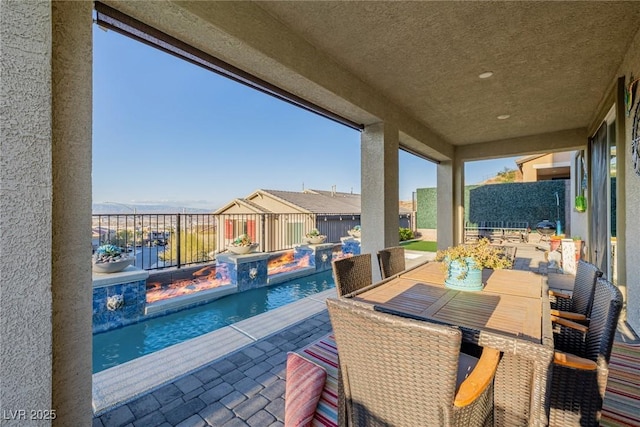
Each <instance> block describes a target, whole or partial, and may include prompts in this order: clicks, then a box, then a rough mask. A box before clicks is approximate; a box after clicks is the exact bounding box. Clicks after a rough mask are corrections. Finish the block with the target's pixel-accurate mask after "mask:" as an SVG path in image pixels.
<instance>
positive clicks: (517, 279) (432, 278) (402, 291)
mask: <svg viewBox="0 0 640 427" xmlns="http://www.w3.org/2000/svg"><path fill="white" fill-rule="evenodd" d="M484 276H486V286H485V288H484V290H482V291H478V292H465V291H456V290H452V289H448V288H445V287H444V274H443V271H442V270H441V266H440V265H439V263H428V264H425V265H422V266H419V267H417V268H415V269H412V270H410V271H408V272H406V273H404V274H400V276H399V277H397V278H395V279H392V280H389V281H387V282H385V283H382V284H380V285H379V286H376V287H373V288H371V289H369V290H367V291H365V292H363V293H361V294H358V295H356V296H355V297H354V298H355V299H356V300H359V301H363V302H367V303H371V304H375V305H376V306H377V307H379V308H382V309H384V310H387V311H391V312H396V313H399V314H407V315H410V316H412V317H416V318H425V319H432V320H436V321H440V322H444V323H448V324H452V325H458V326H463V327H467V328H470V329H474V330H478V331H491V332H497V333H499V334H503V335H508V336H512V337H517V338H522V339H526V340H528V341H533V342H535V343H541V341H542V332H541V331H542V320H541V319H542V298H541V291H542V287H543V286H542V277H541V276H538V275H535V274H533V273H530V272H525V271H516V270H495V271H493V272H491V271H488V272H486V275H483V277H484Z"/></svg>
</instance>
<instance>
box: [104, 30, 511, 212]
mask: <svg viewBox="0 0 640 427" xmlns="http://www.w3.org/2000/svg"><path fill="white" fill-rule="evenodd" d="M93 67H94V69H93V78H94V80H93V85H94V90H93V106H94V107H93V114H94V116H93V174H92V175H93V202H94V203H101V202H105V201H111V202H118V203H124V204H145V203H148V204H171V205H177V206H184V207H195V208H210V209H216V208H218V207H220V206H222V205H223V204H225V203H227V202H228V201H230V200H232V199H234V198H236V197H244V196H246V195H248V194H250V193H251V192H253V191H254V190H256V189H258V188H264V189H277V190H289V191H300V190H301V189H302V188H303V185H304V187H305V188H313V189H321V190H329V189H331V186H333V185H336V187H337V190H338V191H345V192H349V191H352V190H353V191H354V192H356V193H359V192H360V133H359V132H357V131H354V130H352V129H349V128H347V127H345V126H343V125H340V124H337V123H335V122H333V121H331V120H328V119H325V118H323V117H320V116H318V115H315V114H313V113H310V112H307V111H304V110H302V109H300V108H297V107H294V106H291V105H289V104H287V103H285V102H282V101H279V100H277V99H275V98H272V97H270V96H268V95H264V94H262V93H260V92H257V91H255V90H253V89H250V88H247V87H245V86H242V85H240V84H237V83H235V82H232V81H230V80H227V79H225V78H223V77H220V76H218V75H216V74H214V73H211V72H209V71H207V70H204V69H202V68H200V67H197V66H195V65H192V64H189V63H187V62H185V61H182V60H180V59H177V58H175V57H173V56H171V55H168V54H166V53H164V52H161V51H158V50H156V49H153V48H151V47H148V46H146V45H143V44H142V43H139V42H136V41H134V40H131V39H129V38H127V37H124V36H121V35H119V34H117V33H115V32H113V31H108V32H105V31H103V30H101V29H99V28H98V27H97V26H95V25H94V64H93ZM505 166H507V167H509V168H513V167H515V163H514V162H513V159H500V160H493V161H486V162H475V163H472V164H469V165H468V166H467V168H466V170H465V173H466V182H467V183H469V184H473V183H477V182H480V181H482V180H484V179H486V178H488V177H490V176H493V175H495V173H496V172H497V171H501V170H502V169H503V168H504V167H505ZM435 185H436V166H435V165H434V164H433V163H430V162H428V161H425V160H422V159H419V158H417V157H415V156H412V155H410V154H407V153H404V152H400V198H401V199H402V200H411V195H412V192H414V191H415V190H416V189H417V188H424V187H434V186H435Z"/></svg>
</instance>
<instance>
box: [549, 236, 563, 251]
mask: <svg viewBox="0 0 640 427" xmlns="http://www.w3.org/2000/svg"><path fill="white" fill-rule="evenodd" d="M561 243H562V240H560V239H551V241H550V242H549V250H550V251H551V252H553V251H557V250H558V248H559V247H560V244H561Z"/></svg>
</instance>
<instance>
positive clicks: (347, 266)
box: [331, 254, 373, 297]
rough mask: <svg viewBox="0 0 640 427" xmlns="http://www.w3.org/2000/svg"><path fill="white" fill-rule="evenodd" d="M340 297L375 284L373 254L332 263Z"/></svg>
mask: <svg viewBox="0 0 640 427" xmlns="http://www.w3.org/2000/svg"><path fill="white" fill-rule="evenodd" d="M331 267H332V268H333V278H334V280H335V282H336V290H337V291H338V296H339V297H341V296H343V295H346V294H350V293H351V292H354V291H357V290H358V289H362V288H364V287H365V286H369V285H370V284H371V283H373V278H372V275H371V254H362V255H354V256H352V257H348V258H342V259H338V260H335V261H333V262H332V263H331Z"/></svg>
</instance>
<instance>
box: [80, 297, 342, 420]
mask: <svg viewBox="0 0 640 427" xmlns="http://www.w3.org/2000/svg"><path fill="white" fill-rule="evenodd" d="M335 296H336V291H335V289H329V290H326V291H323V292H320V293H317V294H315V295H312V296H310V297H307V298H303V299H301V300H299V301H295V302H293V303H291V304H287V305H285V306H283V307H280V308H277V309H275V310H272V311H269V312H266V313H262V314H259V315H257V316H254V317H252V318H249V319H246V320H242V321H240V322H237V323H235V324H233V325H231V326H227V327H224V328H221V329H218V330H216V331H213V332H209V333H207V334H204V335H202V336H199V337H196V338H193V339H190V340H187V341H185V342H182V343H179V344H176V345H173V346H171V347H167V348H165V349H163V350H160V351H157V352H155V353H152V354H148V355H146V356H143V357H140V358H137V359H134V360H132V361H130V362H127V363H123V364H121V365H118V366H114V367H113V368H109V369H106V370H104V371H101V372H98V373H95V374H93V386H92V387H93V411H94V415H95V416H99V415H100V414H102V413H104V412H106V411H108V410H110V409H112V408H114V407H116V406H119V405H121V404H124V403H127V402H129V401H131V400H133V399H135V398H137V397H139V396H141V395H143V394H146V393H148V392H150V391H152V390H155V389H157V388H159V387H161V386H162V385H164V384H166V383H169V382H172V381H175V380H176V379H178V378H180V377H183V376H185V375H188V374H190V373H192V372H194V371H196V370H198V369H200V368H202V367H203V366H205V365H207V364H209V363H212V362H214V361H216V360H218V359H221V358H223V357H226V356H227V355H228V354H230V353H234V352H236V351H238V350H240V349H242V348H244V347H246V346H248V345H251V344H253V343H254V342H256V341H258V340H260V339H263V338H266V337H268V336H270V335H273V334H275V333H277V332H279V331H281V330H282V329H285V328H287V327H289V326H291V325H293V324H295V323H298V322H301V321H304V320H305V319H307V318H309V317H312V316H314V315H316V314H318V313H320V312H322V311H323V310H325V309H326V305H325V300H326V299H327V298H329V297H335Z"/></svg>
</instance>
